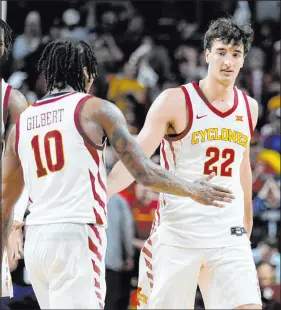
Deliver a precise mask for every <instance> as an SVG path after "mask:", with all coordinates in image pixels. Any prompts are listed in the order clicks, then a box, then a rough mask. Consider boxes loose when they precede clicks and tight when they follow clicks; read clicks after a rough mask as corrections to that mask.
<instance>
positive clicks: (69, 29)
mask: <svg viewBox="0 0 281 310" xmlns="http://www.w3.org/2000/svg"><path fill="white" fill-rule="evenodd" d="M62 21H63V23H64V28H63V29H62V33H61V37H62V38H72V39H78V40H88V39H89V37H88V36H89V33H88V30H87V29H86V28H83V27H81V26H80V25H79V23H80V13H79V12H78V11H77V10H75V9H67V10H66V11H65V12H64V13H63V15H62Z"/></svg>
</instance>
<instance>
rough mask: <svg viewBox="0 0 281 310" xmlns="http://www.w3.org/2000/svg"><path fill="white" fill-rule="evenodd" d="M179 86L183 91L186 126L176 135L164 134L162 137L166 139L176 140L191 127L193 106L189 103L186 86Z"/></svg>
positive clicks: (183, 135)
mask: <svg viewBox="0 0 281 310" xmlns="http://www.w3.org/2000/svg"><path fill="white" fill-rule="evenodd" d="M180 88H181V90H182V91H183V93H184V96H185V103H186V112H188V115H187V126H186V128H185V130H184V131H183V132H181V133H180V134H178V135H173V136H169V135H165V137H164V139H166V140H168V141H178V140H180V139H182V138H184V137H185V136H186V135H187V134H188V133H189V131H190V129H191V127H192V123H193V108H192V103H191V99H190V96H189V93H188V91H187V89H186V87H184V86H183V85H182V86H181V87H180Z"/></svg>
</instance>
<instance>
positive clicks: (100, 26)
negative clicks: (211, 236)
mask: <svg viewBox="0 0 281 310" xmlns="http://www.w3.org/2000/svg"><path fill="white" fill-rule="evenodd" d="M1 3H2V5H3V7H2V11H1V15H2V18H4V19H6V21H7V23H8V24H9V25H10V27H11V28H12V30H13V32H14V33H13V36H14V46H13V51H12V55H11V56H10V58H9V60H8V61H6V62H5V63H1V66H0V69H1V76H3V78H4V79H5V80H6V81H8V83H9V84H11V85H12V86H13V87H15V88H18V89H19V90H20V91H21V92H22V93H23V94H24V95H25V96H26V98H27V99H28V101H29V103H30V104H31V103H32V102H34V101H35V100H36V99H37V98H40V97H42V96H43V95H44V94H45V81H44V79H43V78H42V76H38V74H37V72H36V64H37V61H38V59H39V57H40V53H41V52H42V49H43V48H44V46H46V44H47V43H48V42H50V41H52V40H54V39H57V38H62V37H75V38H80V39H84V40H87V41H89V42H90V44H91V45H92V47H93V49H94V51H95V53H96V56H97V59H98V61H99V68H98V73H99V78H98V80H97V81H96V83H95V85H94V87H93V89H92V93H93V94H94V95H96V96H100V97H103V98H107V99H108V100H110V101H112V102H114V103H115V104H116V105H117V106H118V107H119V108H120V109H121V110H122V111H123V113H124V115H125V117H126V119H127V122H128V124H129V127H130V131H131V133H133V134H137V133H138V132H139V130H140V128H141V127H142V125H143V122H144V119H145V115H146V112H147V110H148V108H149V106H150V105H151V103H152V102H153V100H154V99H155V98H156V96H157V95H158V94H159V93H160V92H161V91H162V90H163V89H165V88H168V87H176V86H178V85H181V84H185V83H188V82H191V81H194V80H198V79H200V78H202V77H204V75H205V74H206V64H205V60H204V53H203V49H202V38H203V35H204V31H205V30H206V27H207V26H208V24H209V23H210V21H211V20H212V19H214V18H217V17H220V16H226V15H227V14H231V15H233V16H234V18H235V19H237V20H238V21H239V22H241V23H243V21H246V20H247V19H251V21H252V25H253V27H254V30H255V39H254V43H253V47H252V50H251V51H250V53H249V55H248V56H247V58H246V62H245V66H244V68H243V69H242V72H241V73H240V75H239V77H238V80H237V86H238V87H239V88H241V89H243V90H244V91H245V92H247V93H248V94H249V95H251V96H253V97H254V98H255V99H256V100H257V101H258V102H259V105H260V107H259V110H260V114H259V121H258V125H257V129H256V131H255V136H254V137H253V139H252V142H251V144H252V146H251V160H252V168H253V208H254V228H253V233H252V238H251V241H252V248H253V255H254V259H255V262H256V264H257V266H258V275H259V281H260V285H261V288H262V293H263V302H264V308H265V309H275V308H276V309H277V308H279V307H280V304H279V303H278V302H280V191H279V189H280V2H279V1H226V0H225V1H200V0H193V1H192V0H188V1H175V0H174V1H172V0H170V1H114V2H113V1H112V2H110V1H22V0H19V1H8V2H4V3H3V2H1ZM26 42H28V44H26ZM107 159H108V169H109V170H110V168H111V167H112V165H113V164H114V162H115V160H116V158H115V155H114V153H113V152H112V151H111V150H110V148H108V154H107ZM153 159H154V160H155V161H156V162H158V160H159V157H158V153H157V152H156V153H155V155H154V156H153ZM121 195H122V196H123V198H124V205H125V206H126V208H127V209H128V212H129V219H128V222H127V223H126V224H124V223H119V224H118V223H117V224H116V225H117V226H114V227H112V230H113V235H114V229H116V230H117V229H119V227H118V225H120V226H124V227H128V231H127V232H126V233H125V235H124V236H123V238H124V240H122V244H119V245H118V246H119V247H120V248H121V250H122V253H124V255H123V257H122V259H123V260H124V268H123V269H121V270H119V273H120V276H121V278H122V281H123V282H122V283H123V284H122V285H121V288H120V287H116V292H118V298H119V301H120V303H119V309H120V310H121V309H127V308H128V307H129V308H131V309H134V308H135V307H136V303H137V301H136V283H137V272H138V268H137V265H138V256H139V250H140V247H141V245H142V243H143V240H145V239H146V238H147V237H148V234H149V229H150V227H151V223H152V220H153V217H154V210H155V208H156V200H157V194H156V193H153V192H152V191H151V190H149V189H146V188H144V187H142V186H141V185H140V184H134V185H133V186H131V187H130V188H128V189H127V190H126V191H123V192H122V193H121ZM114 209H116V208H112V210H114ZM109 212H116V211H110V210H109ZM130 217H131V218H130ZM130 221H131V222H130ZM132 227H133V229H132ZM112 241H113V240H112ZM125 249H127V250H125ZM112 259H113V260H114V258H112V257H111V258H108V261H107V268H108V269H109V270H110V266H111V265H112V264H114V262H112V261H111V260H112ZM11 267H12V269H13V270H14V271H13V274H12V276H13V281H14V288H15V297H14V298H13V299H12V300H11V301H10V302H9V307H10V308H11V309H23V308H24V307H25V308H28V309H36V308H38V305H37V303H36V299H35V297H34V294H33V291H32V287H31V285H30V283H29V280H28V275H27V274H26V271H25V268H24V260H21V261H20V262H19V263H18V264H17V263H16V262H12V263H11ZM108 281H110V278H109V277H108ZM109 285H111V283H109ZM81 289H82V288H81ZM197 297H198V298H197V300H196V309H204V306H203V303H202V299H201V297H200V293H199V292H198V296H197ZM109 298H110V296H109ZM5 307H7V304H6V305H5Z"/></svg>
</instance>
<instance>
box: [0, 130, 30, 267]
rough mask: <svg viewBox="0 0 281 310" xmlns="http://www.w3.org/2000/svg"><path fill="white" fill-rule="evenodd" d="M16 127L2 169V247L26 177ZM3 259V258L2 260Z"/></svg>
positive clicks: (11, 134) (11, 135) (4, 244)
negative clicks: (18, 149)
mask: <svg viewBox="0 0 281 310" xmlns="http://www.w3.org/2000/svg"><path fill="white" fill-rule="evenodd" d="M15 141H16V128H15V126H14V127H13V128H12V130H11V133H10V135H9V138H8V142H7V147H6V151H5V154H4V158H3V169H2V203H1V212H2V227H1V233H2V238H3V239H2V249H1V257H2V255H3V248H4V246H6V244H7V241H8V237H9V233H10V230H11V225H12V220H13V212H12V211H13V208H14V205H15V203H16V202H17V200H18V199H19V197H20V195H21V193H22V190H23V187H24V179H23V173H22V167H21V164H20V161H19V159H18V157H17V155H16V152H15ZM1 261H2V260H1Z"/></svg>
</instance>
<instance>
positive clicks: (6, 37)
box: [0, 19, 13, 57]
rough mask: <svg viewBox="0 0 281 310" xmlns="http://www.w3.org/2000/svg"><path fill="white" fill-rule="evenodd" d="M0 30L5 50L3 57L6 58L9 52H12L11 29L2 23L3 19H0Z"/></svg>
mask: <svg viewBox="0 0 281 310" xmlns="http://www.w3.org/2000/svg"><path fill="white" fill-rule="evenodd" d="M0 28H1V29H3V31H4V43H5V49H4V55H3V57H8V55H9V54H10V51H11V50H12V42H13V39H12V29H11V28H10V26H9V25H8V24H7V23H5V22H4V21H3V19H0Z"/></svg>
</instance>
